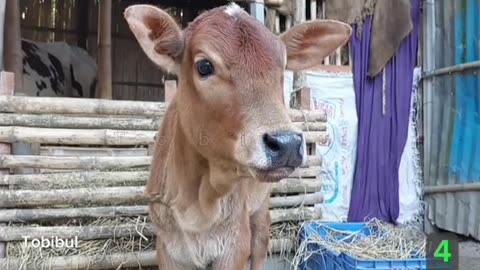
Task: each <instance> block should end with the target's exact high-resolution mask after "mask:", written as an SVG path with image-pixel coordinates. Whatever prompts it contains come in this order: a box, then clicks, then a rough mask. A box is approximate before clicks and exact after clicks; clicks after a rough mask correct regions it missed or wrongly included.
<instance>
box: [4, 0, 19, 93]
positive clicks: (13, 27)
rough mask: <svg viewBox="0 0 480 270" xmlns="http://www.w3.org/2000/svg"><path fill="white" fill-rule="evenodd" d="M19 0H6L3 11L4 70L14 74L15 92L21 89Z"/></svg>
mask: <svg viewBox="0 0 480 270" xmlns="http://www.w3.org/2000/svg"><path fill="white" fill-rule="evenodd" d="M19 5H20V1H17V0H7V2H6V8H5V9H6V12H5V32H4V44H5V45H4V46H5V48H4V52H3V55H4V56H5V59H4V63H5V70H6V71H10V72H13V73H14V74H15V77H14V80H15V85H14V86H15V88H16V89H15V93H21V92H22V90H23V80H22V75H23V63H22V45H21V42H22V41H21V35H20V6H19Z"/></svg>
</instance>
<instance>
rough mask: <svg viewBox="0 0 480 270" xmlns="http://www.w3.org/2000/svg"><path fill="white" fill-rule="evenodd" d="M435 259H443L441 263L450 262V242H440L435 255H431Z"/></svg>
mask: <svg viewBox="0 0 480 270" xmlns="http://www.w3.org/2000/svg"><path fill="white" fill-rule="evenodd" d="M433 256H434V257H435V258H443V262H446V263H448V262H450V258H451V257H452V253H451V252H450V241H449V240H442V242H440V244H439V245H438V247H437V250H435V254H433Z"/></svg>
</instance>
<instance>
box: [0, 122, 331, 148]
mask: <svg viewBox="0 0 480 270" xmlns="http://www.w3.org/2000/svg"><path fill="white" fill-rule="evenodd" d="M156 134H157V132H155V131H151V130H115V129H60V128H57V129H53V128H34V127H18V126H7V127H0V142H5V143H16V142H23V143H42V144H62V145H79V144H87V145H105V146H112V145H148V144H152V143H154V142H155V140H154V138H155V135H156ZM304 136H305V140H306V142H307V143H320V144H326V143H328V142H329V137H328V135H327V133H326V132H324V131H305V132H304ZM158 140H160V143H162V141H161V140H162V138H159V139H158Z"/></svg>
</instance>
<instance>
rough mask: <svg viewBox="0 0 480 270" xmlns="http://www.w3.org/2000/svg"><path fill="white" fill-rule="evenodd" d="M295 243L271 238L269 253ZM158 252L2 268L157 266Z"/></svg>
mask: <svg viewBox="0 0 480 270" xmlns="http://www.w3.org/2000/svg"><path fill="white" fill-rule="evenodd" d="M293 247H294V243H293V241H292V240H291V239H270V241H269V253H270V254H275V253H282V252H289V251H291V250H292V249H293ZM157 263H158V261H157V254H156V251H155V250H149V251H141V252H131V253H114V254H109V255H103V254H102V255H97V256H85V255H75V256H59V257H52V258H47V259H46V260H45V261H34V262H33V261H32V262H29V263H27V264H26V265H25V262H24V261H23V260H22V258H15V257H14V258H8V259H0V269H5V270H18V269H21V268H22V267H27V269H49V270H77V269H89V270H100V269H120V267H121V268H122V269H123V268H130V267H131V268H138V267H152V266H156V265H157Z"/></svg>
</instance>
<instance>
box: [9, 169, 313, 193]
mask: <svg viewBox="0 0 480 270" xmlns="http://www.w3.org/2000/svg"><path fill="white" fill-rule="evenodd" d="M148 176H149V172H148V171H127V172H70V173H47V174H19V175H4V176H2V177H0V185H16V186H37V187H49V186H53V185H58V186H65V187H73V186H80V187H85V186H90V185H92V184H94V185H95V186H96V187H97V188H99V187H108V186H119V185H132V186H133V185H144V184H145V183H146V182H147V179H148ZM321 184H322V182H321V180H318V179H300V178H285V179H282V180H280V181H279V182H278V183H272V193H273V194H292V193H312V192H318V191H320V188H321Z"/></svg>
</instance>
